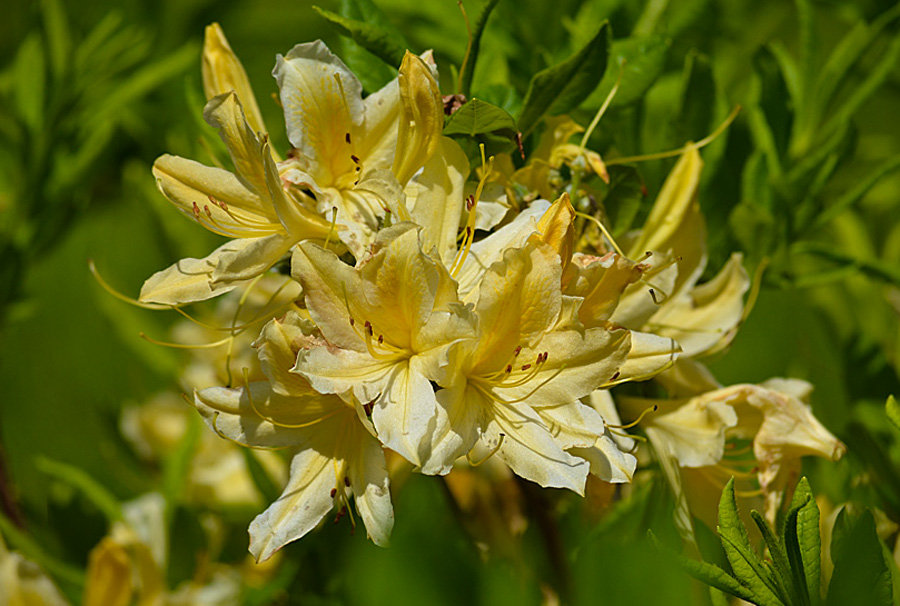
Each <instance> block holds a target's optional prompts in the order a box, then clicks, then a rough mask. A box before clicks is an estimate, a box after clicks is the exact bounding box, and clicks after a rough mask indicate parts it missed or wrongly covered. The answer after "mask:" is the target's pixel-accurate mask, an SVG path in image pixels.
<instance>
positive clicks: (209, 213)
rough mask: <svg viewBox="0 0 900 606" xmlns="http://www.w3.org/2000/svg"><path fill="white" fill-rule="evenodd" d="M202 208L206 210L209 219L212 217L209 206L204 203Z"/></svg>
mask: <svg viewBox="0 0 900 606" xmlns="http://www.w3.org/2000/svg"><path fill="white" fill-rule="evenodd" d="M203 210H204V212H206V216H207V217H209V218H210V219H212V211H210V210H209V206H208V205H206V204H204V205H203Z"/></svg>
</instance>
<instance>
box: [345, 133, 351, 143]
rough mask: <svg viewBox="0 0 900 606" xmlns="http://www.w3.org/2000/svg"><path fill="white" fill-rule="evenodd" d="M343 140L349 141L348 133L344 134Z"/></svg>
mask: <svg viewBox="0 0 900 606" xmlns="http://www.w3.org/2000/svg"><path fill="white" fill-rule="evenodd" d="M344 141H346V142H347V143H348V144H349V143H350V133H347V134H345V135H344Z"/></svg>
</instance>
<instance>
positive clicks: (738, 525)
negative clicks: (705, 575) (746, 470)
mask: <svg viewBox="0 0 900 606" xmlns="http://www.w3.org/2000/svg"><path fill="white" fill-rule="evenodd" d="M718 532H719V538H720V539H721V541H722V547H723V548H724V549H725V555H726V557H727V558H728V562H729V563H730V564H731V569H732V570H733V571H734V576H735V578H737V580H738V581H740V583H741V584H742V585H744V586H745V587H747V588H748V589H750V591H752V592H753V594H754V598H753V601H754V602H755V603H756V604H759V605H761V606H763V605H764V606H768V605H770V604H771V605H773V606H776V605H779V604H783V602H782V601H781V600H780V599H779V598H778V596H777V591H778V590H777V589H776V585H775V582H774V580H773V578H772V576H771V573H770V572H769V571H768V570H766V568H765V567H764V566H763V564H762V562H761V561H760V560H759V557H758V556H757V555H756V553H754V551H753V548H752V547H751V546H750V539H749V537H748V536H747V530H746V529H745V528H744V524H743V522H741V518H740V515H739V514H738V510H737V501H736V500H735V496H734V478H731V479H730V480H728V484H726V485H725V489H724V490H723V491H722V498H721V499H720V500H719V526H718Z"/></svg>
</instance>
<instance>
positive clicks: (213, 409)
mask: <svg viewBox="0 0 900 606" xmlns="http://www.w3.org/2000/svg"><path fill="white" fill-rule="evenodd" d="M322 342H323V338H322V335H321V333H319V331H318V330H317V329H316V328H315V326H314V325H313V324H312V323H311V322H309V321H308V320H304V319H302V318H301V317H300V316H299V315H298V314H297V313H295V312H289V313H288V314H287V315H285V317H284V318H283V319H275V320H272V321H271V322H269V324H267V325H266V327H265V328H264V329H263V331H262V333H261V334H260V337H259V339H258V340H257V342H256V344H255V345H256V347H257V349H258V351H259V356H260V361H261V363H262V365H263V370H264V372H265V374H266V376H267V378H268V380H267V381H258V382H254V383H249V384H247V385H245V386H243V387H240V388H222V387H218V388H217V387H213V388H207V389H204V390H202V391H199V392H197V393H195V395H194V405H195V406H196V407H197V410H198V411H199V412H200V414H201V415H203V417H204V419H205V420H206V422H207V424H209V426H210V427H211V428H212V429H213V430H214V431H216V432H217V433H219V434H220V435H222V436H224V437H227V438H229V439H230V440H233V441H235V442H238V443H240V444H244V445H246V446H250V447H255V448H275V449H291V450H292V451H293V452H294V454H293V457H292V460H291V466H290V472H289V474H290V477H289V478H288V481H287V485H286V486H285V489H284V492H283V493H282V495H281V497H280V498H279V499H278V500H277V501H275V502H274V503H273V504H272V505H271V506H270V507H269V508H268V509H267V510H266V511H265V512H263V513H262V514H261V515H259V516H258V517H257V518H256V519H255V520H254V521H253V523H252V524H251V526H250V552H251V553H252V554H253V555H254V556H256V558H257V560H258V561H262V560H265V559H268V558H269V557H271V556H272V554H274V553H275V552H276V551H277V550H278V549H280V548H281V547H282V546H284V545H285V544H286V543H288V542H290V541H294V540H296V539H299V538H300V537H302V536H303V535H305V534H306V533H308V532H309V531H310V530H312V529H313V528H315V527H316V525H317V524H318V523H319V522H320V521H321V520H322V518H323V517H325V515H326V514H327V513H328V512H329V511H331V510H332V509H336V510H337V511H338V515H341V512H347V511H349V509H350V508H351V507H353V506H355V509H356V511H357V512H358V514H359V517H360V518H361V519H362V521H363V523H364V524H365V527H366V531H367V532H368V534H369V536H370V537H371V538H372V540H373V541H374V542H375V543H376V544H379V545H384V544H386V543H387V540H388V537H389V536H390V533H391V528H392V527H393V520H394V514H393V508H392V506H391V501H390V492H389V488H388V477H387V469H386V467H385V461H384V454H383V453H382V450H381V445H380V444H379V443H378V441H377V440H376V439H375V438H374V435H373V434H374V428H372V427H371V423H369V421H368V419H367V418H366V415H365V414H364V412H363V408H362V405H361V404H360V403H359V402H358V401H356V400H354V399H353V398H352V397H350V396H349V395H348V396H344V397H341V396H338V395H322V394H320V393H317V392H316V391H314V390H313V389H312V387H311V386H310V385H309V383H308V382H307V381H306V380H305V379H304V378H303V377H301V376H299V375H297V374H294V373H291V372H290V370H291V367H292V366H293V365H294V363H295V361H296V359H297V354H298V352H299V351H300V350H302V349H304V348H305V347H311V346H314V345H315V344H319V343H322ZM351 497H352V498H353V503H352V504H351V503H350V498H351ZM350 515H351V516H352V512H351V513H350Z"/></svg>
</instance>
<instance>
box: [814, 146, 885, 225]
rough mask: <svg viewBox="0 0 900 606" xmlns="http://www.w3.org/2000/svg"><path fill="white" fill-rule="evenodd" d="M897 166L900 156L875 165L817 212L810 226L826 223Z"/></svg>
mask: <svg viewBox="0 0 900 606" xmlns="http://www.w3.org/2000/svg"><path fill="white" fill-rule="evenodd" d="M898 168H900V156H894V157H893V158H889V159H888V160H885V161H884V162H882V163H881V164H879V165H878V166H876V167H875V169H874V170H873V171H872V172H870V173H869V174H868V175H866V177H864V178H863V179H860V180H859V181H858V183H857V184H856V186H855V187H854V188H853V189H851V190H850V191H848V192H847V193H845V194H844V195H843V196H841V197H840V198H838V199H837V200H836V201H835V202H834V203H833V204H831V205H830V206H828V208H826V209H825V210H823V211H822V212H821V213H819V215H818V216H817V217H816V219H815V222H814V223H813V225H812V228H813V229H815V228H817V227H823V226H824V225H827V224H828V222H830V221H831V220H832V219H834V218H835V217H837V216H838V215H840V214H841V213H842V212H844V211H845V210H847V209H848V208H850V207H851V206H853V205H854V204H856V203H857V202H859V201H860V200H861V199H862V198H863V196H865V195H866V194H867V193H869V190H870V189H872V188H873V187H874V186H875V185H876V184H877V183H878V182H879V181H881V179H883V178H884V177H886V176H887V175H889V174H891V173H892V172H894V171H895V170H897V169H898Z"/></svg>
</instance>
